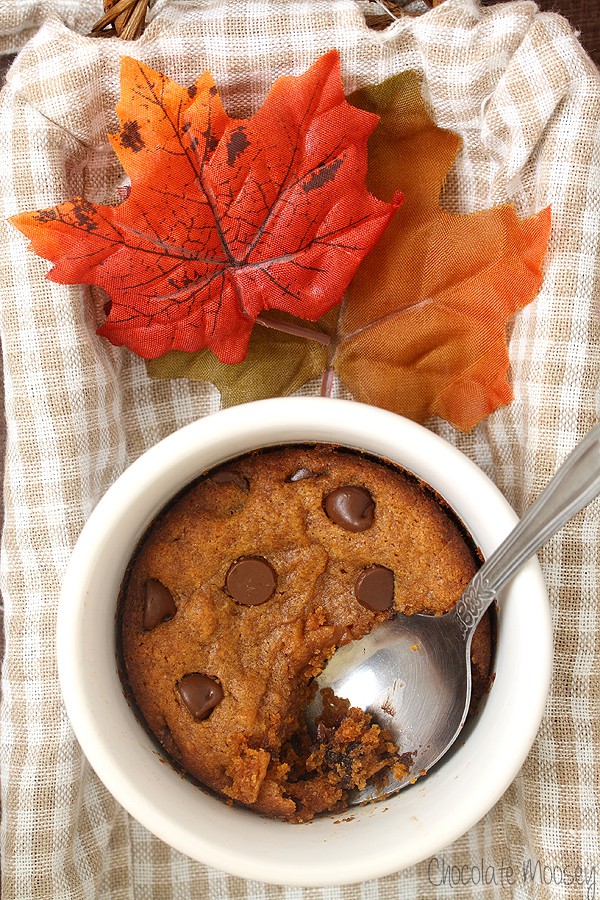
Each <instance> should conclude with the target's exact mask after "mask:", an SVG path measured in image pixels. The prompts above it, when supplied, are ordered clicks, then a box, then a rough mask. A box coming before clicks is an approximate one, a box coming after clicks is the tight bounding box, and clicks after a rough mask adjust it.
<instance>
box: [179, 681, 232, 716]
mask: <svg viewBox="0 0 600 900" xmlns="http://www.w3.org/2000/svg"><path fill="white" fill-rule="evenodd" d="M177 688H178V690H179V693H180V694H181V699H182V700H183V702H184V703H185V705H186V706H187V708H188V710H189V711H190V712H191V714H192V715H193V717H194V718H195V719H196V720H197V721H198V722H202V721H203V719H207V718H208V717H209V715H210V714H211V712H212V711H213V709H214V708H215V706H217V704H218V703H220V702H221V700H222V699H223V688H222V687H221V685H220V684H219V682H218V681H217V679H216V678H211V677H210V675H201V674H200V673H199V672H191V673H190V674H189V675H184V676H183V678H181V679H180V680H179V681H178V682H177Z"/></svg>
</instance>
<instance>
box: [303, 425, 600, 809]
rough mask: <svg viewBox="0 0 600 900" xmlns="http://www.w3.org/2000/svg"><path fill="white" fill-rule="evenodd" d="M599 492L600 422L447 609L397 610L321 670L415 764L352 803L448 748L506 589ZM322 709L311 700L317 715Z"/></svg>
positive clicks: (413, 775) (376, 794) (392, 785)
mask: <svg viewBox="0 0 600 900" xmlns="http://www.w3.org/2000/svg"><path fill="white" fill-rule="evenodd" d="M599 493H600V425H596V426H595V428H593V429H592V430H591V431H590V432H589V433H588V434H587V435H586V436H585V438H584V439H583V440H582V441H581V442H580V443H579V444H578V445H577V446H576V447H575V449H574V450H573V451H572V453H571V454H570V455H569V456H568V457H567V459H566V460H565V462H564V463H563V465H562V466H561V467H560V469H559V470H558V471H557V472H556V474H555V475H554V476H553V478H552V479H551V480H550V482H549V483H548V485H547V486H546V488H545V489H544V491H543V492H542V493H541V494H540V496H539V497H538V499H537V500H536V501H535V503H534V504H533V505H532V506H531V508H530V509H529V510H528V512H527V513H526V514H525V515H524V516H523V518H522V519H521V520H520V522H519V523H518V525H517V526H516V527H515V528H514V529H513V531H512V532H511V533H510V534H509V535H508V537H507V538H506V539H505V540H504V541H503V543H502V544H501V545H500V546H499V547H498V548H497V549H496V550H495V551H494V552H493V553H492V554H491V556H490V557H489V559H488V560H487V561H486V562H485V563H484V564H483V566H482V567H481V569H480V570H479V571H478V572H477V574H476V575H475V577H474V578H473V579H472V581H471V582H470V584H469V585H468V586H467V587H466V589H465V591H464V593H463V594H462V596H461V597H460V599H459V600H458V602H457V603H456V605H455V606H454V607H453V608H452V609H451V610H450V611H449V612H447V613H446V614H445V615H443V616H431V615H422V614H415V615H412V616H405V615H401V614H397V615H396V616H394V618H392V619H389V620H388V621H387V622H385V623H383V624H382V625H380V626H378V627H377V628H376V629H374V630H373V631H372V632H371V634H369V635H367V636H366V637H365V638H363V639H362V640H360V641H355V642H353V643H351V644H348V645H346V646H345V647H342V648H340V649H339V650H337V651H336V653H335V654H334V656H333V657H332V658H331V660H330V661H329V663H328V664H327V666H326V667H325V669H324V671H323V673H322V674H321V675H320V676H319V678H318V685H319V688H325V687H331V688H333V690H334V692H335V693H336V694H337V695H338V696H339V697H345V698H346V699H348V700H350V702H351V703H352V705H353V706H358V707H360V708H361V709H364V710H366V711H368V712H369V713H371V715H373V717H374V718H375V720H376V721H378V722H379V724H381V725H384V726H385V727H386V728H387V729H388V730H389V731H390V733H391V735H392V737H393V738H394V740H395V741H396V743H397V745H398V746H399V747H400V748H401V752H405V751H406V752H409V753H410V754H411V756H412V762H411V763H410V771H409V774H408V775H407V776H406V777H405V778H403V779H402V780H397V779H395V778H393V777H391V776H390V777H389V779H388V782H387V783H386V784H385V785H384V786H383V787H382V786H376V787H373V786H371V787H370V786H367V787H366V788H365V789H364V790H363V791H361V792H357V793H356V794H355V796H354V798H353V801H352V805H357V804H362V803H365V802H367V801H369V800H373V799H382V798H383V797H388V796H390V795H392V794H395V793H396V792H397V791H399V790H401V789H402V788H404V787H406V786H407V785H408V784H412V783H414V781H415V780H416V779H417V778H419V777H420V776H421V775H424V774H425V773H426V772H428V771H429V770H430V769H431V767H432V766H434V765H435V763H437V762H438V761H439V760H440V759H441V758H442V757H443V756H444V754H446V753H447V752H448V750H449V749H450V748H451V747H452V745H453V744H454V742H455V741H456V739H457V737H458V735H459V734H460V731H461V729H462V727H463V725H464V722H465V719H466V716H467V713H468V710H469V704H470V700H471V666H470V649H471V639H472V637H473V632H474V631H475V629H476V627H477V625H478V623H479V621H480V620H481V618H482V616H483V614H484V613H485V611H486V610H487V609H488V607H489V606H490V605H491V603H492V602H493V601H494V600H495V599H496V597H497V595H498V592H499V591H500V590H501V589H502V588H503V587H504V586H505V585H506V584H507V582H509V581H510V579H511V578H512V577H513V576H514V575H515V574H516V573H517V571H518V570H519V569H520V568H521V566H522V565H523V564H524V563H525V562H526V561H527V560H528V559H530V557H532V556H533V555H534V554H535V553H537V551H538V550H539V549H540V548H541V547H543V546H544V544H546V543H547V542H548V541H549V540H550V538H551V537H552V536H553V535H554V534H556V532H557V531H560V529H561V528H562V527H563V526H564V525H565V524H566V523H567V522H568V521H569V520H570V519H572V518H573V516H575V515H576V514H577V513H578V512H580V510H582V509H583V508H584V507H585V506H587V504H588V503H590V502H591V501H592V500H593V499H594V498H595V497H596V496H597V495H598V494H599ZM314 713H315V710H312V714H313V715H314Z"/></svg>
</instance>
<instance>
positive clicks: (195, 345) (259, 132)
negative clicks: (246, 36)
mask: <svg viewBox="0 0 600 900" xmlns="http://www.w3.org/2000/svg"><path fill="white" fill-rule="evenodd" d="M117 112H118V115H119V120H120V126H121V127H120V131H119V132H118V133H117V134H116V135H112V136H111V137H110V140H111V142H112V145H113V148H114V150H115V152H116V154H117V156H118V157H119V159H120V160H121V163H122V164H123V167H124V169H125V171H126V172H127V174H128V175H129V177H130V179H131V190H130V192H129V193H128V195H127V198H126V199H125V201H124V202H122V203H121V204H119V205H118V206H106V205H100V204H95V203H92V202H90V201H89V200H86V199H84V198H82V197H77V198H74V199H72V200H68V201H66V202H65V203H62V204H60V205H58V206H55V207H53V208H51V209H46V210H42V211H35V212H30V213H22V214H20V215H17V216H14V217H13V218H12V219H11V221H12V223H13V224H14V225H15V226H16V227H17V228H19V229H20V230H21V231H22V232H23V233H24V234H25V235H27V236H28V237H29V238H30V240H31V246H32V248H33V249H34V250H35V251H36V253H38V254H39V255H40V256H43V257H44V258H46V259H49V260H51V261H52V262H53V263H55V265H54V268H53V269H52V270H51V271H50V273H49V278H51V279H52V280H54V281H58V282H61V283H67V284H73V283H79V284H96V285H99V286H100V287H102V288H103V289H104V290H105V291H106V292H107V294H108V296H109V298H110V304H109V306H108V309H109V313H108V316H107V319H106V321H105V322H104V323H103V325H102V326H101V327H100V328H99V330H98V333H99V334H101V335H104V336H105V337H107V338H108V339H109V340H110V341H111V342H112V343H114V344H117V345H126V346H128V347H129V348H130V349H132V350H133V351H134V352H135V353H137V354H138V355H139V356H143V357H146V358H148V359H152V358H155V357H159V356H162V355H163V354H165V353H166V352H167V351H168V350H171V349H176V350H183V351H187V352H192V351H196V350H199V349H201V348H205V347H207V348H210V349H211V350H212V351H213V352H214V353H215V355H216V356H217V358H218V359H219V360H220V361H221V362H226V363H236V362H239V361H241V360H243V359H244V357H245V355H246V352H247V347H248V340H249V337H250V332H251V331H252V328H253V326H254V323H255V321H256V318H257V316H258V315H259V314H260V313H261V311H262V310H268V309H275V310H282V311H285V312H288V313H291V314H293V315H295V316H298V317H301V318H304V319H309V320H313V321H314V320H316V319H318V318H319V316H321V315H323V313H325V312H326V311H327V310H328V309H330V308H331V307H332V306H334V305H336V304H337V303H339V302H340V301H341V299H342V297H343V294H344V292H345V290H346V287H347V286H348V284H349V282H350V281H351V279H352V277H353V275H354V273H355V271H356V269H357V267H358V265H359V264H360V262H361V260H362V258H363V257H364V256H365V254H366V253H368V251H369V250H370V249H371V248H372V247H373V245H374V244H375V243H376V241H377V240H378V239H379V237H380V236H381V234H382V232H383V231H384V229H385V228H386V226H387V224H388V223H389V221H390V218H391V217H392V215H393V213H394V212H395V210H396V209H397V207H398V206H399V205H400V203H401V201H402V194H401V192H399V191H397V192H394V193H393V196H392V197H391V199H390V201H389V202H384V201H382V200H378V199H376V198H375V197H374V196H372V195H371V194H370V193H369V192H368V191H367V189H366V187H365V176H366V167H367V149H366V147H367V138H368V136H369V135H370V134H371V132H372V131H373V129H374V127H375V126H376V124H377V117H376V116H374V115H373V114H371V113H368V112H364V111H361V110H358V109H356V108H354V107H352V106H350V105H349V104H348V103H347V101H346V99H345V97H344V92H343V87H342V83H341V78H340V72H339V58H338V54H337V51H331V52H330V53H328V54H325V56H323V57H321V58H320V59H319V60H317V62H316V63H315V64H314V65H313V66H312V67H311V68H310V69H309V70H308V71H307V72H305V73H304V74H303V75H301V76H299V77H283V78H280V79H279V80H278V81H277V82H276V83H275V84H274V86H273V88H272V89H271V91H270V93H269V95H268V97H267V98H266V100H265V102H264V104H263V106H262V108H261V109H260V110H259V111H258V112H257V113H256V114H255V115H254V116H252V117H251V118H250V119H231V118H230V117H229V116H228V115H227V113H226V112H225V110H224V109H223V106H222V104H221V100H220V98H219V94H218V92H217V89H216V87H215V84H214V82H213V80H212V78H211V76H210V75H209V74H208V73H205V74H204V75H202V76H201V77H200V78H199V79H198V81H197V82H196V83H195V85H193V86H192V87H191V88H189V89H188V88H183V87H180V86H179V85H177V84H175V83H174V82H173V81H171V79H169V78H167V77H166V76H165V75H162V74H161V73H159V72H155V71H153V70H152V69H149V68H148V67H147V66H145V65H144V64H143V63H141V62H138V61H136V60H134V59H129V58H126V59H124V60H123V61H122V73H121V99H120V102H119V105H118V107H117Z"/></svg>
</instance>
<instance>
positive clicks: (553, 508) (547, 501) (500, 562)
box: [455, 424, 600, 638]
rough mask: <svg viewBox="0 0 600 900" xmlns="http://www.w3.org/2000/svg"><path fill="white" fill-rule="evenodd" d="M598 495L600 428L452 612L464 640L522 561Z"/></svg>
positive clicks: (576, 451) (568, 460) (570, 458)
mask: <svg viewBox="0 0 600 900" xmlns="http://www.w3.org/2000/svg"><path fill="white" fill-rule="evenodd" d="M599 493H600V424H599V425H596V426H595V427H594V428H592V430H591V431H589V432H588V433H587V434H586V436H585V437H584V438H583V440H581V441H580V442H579V443H578V444H577V445H576V447H575V449H574V450H573V451H572V452H571V453H570V454H569V456H567V458H566V460H565V461H564V463H563V464H562V466H561V467H560V468H559V469H558V471H557V472H556V474H555V475H554V476H553V477H552V478H551V480H550V481H549V482H548V484H547V486H546V487H545V488H544V490H543V491H542V493H541V494H540V495H539V497H538V498H537V500H536V501H535V503H533V505H532V506H531V507H530V508H529V509H528V510H527V512H526V513H525V515H524V516H523V518H522V519H521V520H520V521H519V523H518V524H517V526H516V527H515V528H514V529H513V531H511V533H510V534H509V535H508V537H507V538H506V539H505V540H504V541H503V542H502V543H501V544H500V546H499V547H498V548H497V549H496V550H495V551H494V552H493V553H492V555H491V556H490V557H489V559H488V560H487V561H486V562H485V563H484V564H483V566H482V567H481V569H480V570H479V572H477V574H476V575H475V577H474V578H473V580H472V581H471V583H470V584H469V586H468V587H467V588H466V590H465V592H464V593H463V595H462V597H461V598H460V600H459V601H458V603H457V604H456V607H455V615H456V617H457V621H458V623H459V625H460V627H461V630H462V632H463V636H464V637H465V638H466V637H467V634H468V632H470V631H471V630H472V629H473V628H474V627H475V626H476V625H477V623H478V622H479V620H480V619H481V617H482V616H483V614H484V612H485V611H486V609H487V608H488V606H489V605H490V604H491V603H492V602H493V601H494V600H495V598H496V595H497V594H498V592H499V591H500V590H501V588H503V587H504V585H505V584H506V583H507V582H508V581H510V579H511V578H512V577H513V576H514V575H515V574H516V573H517V571H518V570H519V569H520V568H521V566H522V565H523V564H524V563H526V562H527V560H528V559H529V558H530V557H531V556H533V555H534V553H537V551H538V550H539V549H540V548H541V547H543V546H544V544H546V543H547V542H548V541H549V540H550V538H551V537H552V536H553V535H555V534H556V532H557V531H560V529H561V528H562V527H563V525H566V523H567V522H569V521H570V520H571V519H572V518H573V517H574V516H575V515H577V513H578V512H580V511H581V510H582V509H583V508H584V507H585V506H587V505H588V503H590V502H591V501H592V500H593V499H594V498H595V497H597V496H598V494H599Z"/></svg>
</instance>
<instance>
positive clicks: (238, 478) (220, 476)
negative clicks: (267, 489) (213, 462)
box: [210, 469, 250, 491]
mask: <svg viewBox="0 0 600 900" xmlns="http://www.w3.org/2000/svg"><path fill="white" fill-rule="evenodd" d="M210 478H211V481H214V482H215V484H235V485H236V486H237V487H239V489H240V490H242V491H247V490H249V489H250V482H249V481H248V479H247V478H246V476H245V475H242V474H241V472H236V471H235V469H221V470H220V471H219V472H215V474H214V475H211V476H210Z"/></svg>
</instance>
